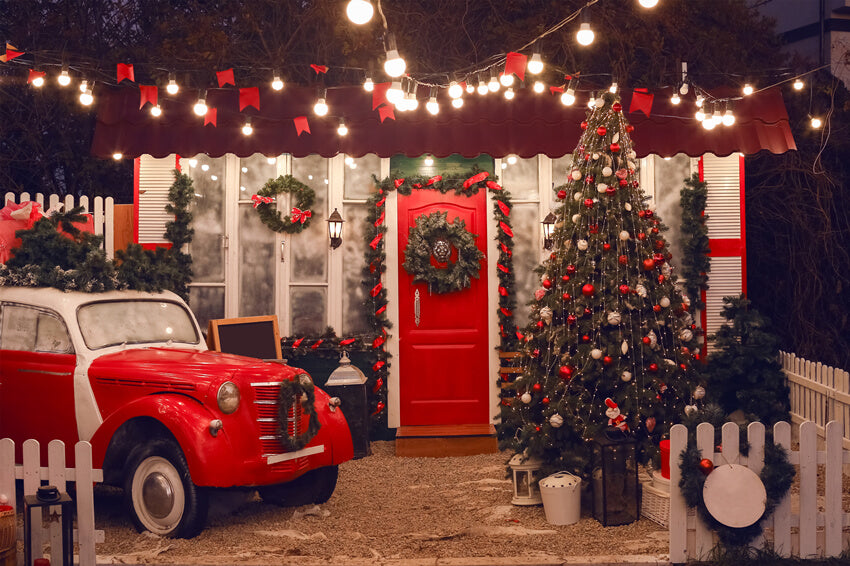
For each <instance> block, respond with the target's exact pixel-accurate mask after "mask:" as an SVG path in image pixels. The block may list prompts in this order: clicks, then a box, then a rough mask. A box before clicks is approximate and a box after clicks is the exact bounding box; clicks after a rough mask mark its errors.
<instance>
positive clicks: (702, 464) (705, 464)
mask: <svg viewBox="0 0 850 566" xmlns="http://www.w3.org/2000/svg"><path fill="white" fill-rule="evenodd" d="M699 471H700V472H702V475H704V476H707V475H708V474H710V473H711V472H713V471H714V462H712V461H711V460H709V459H708V458H703V459H702V460H700V461H699Z"/></svg>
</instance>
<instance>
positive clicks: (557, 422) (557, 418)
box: [549, 413, 564, 428]
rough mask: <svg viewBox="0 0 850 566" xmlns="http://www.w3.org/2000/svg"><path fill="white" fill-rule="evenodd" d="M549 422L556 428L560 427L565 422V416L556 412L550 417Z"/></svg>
mask: <svg viewBox="0 0 850 566" xmlns="http://www.w3.org/2000/svg"><path fill="white" fill-rule="evenodd" d="M549 424H550V425H552V426H553V427H555V428H560V427H561V425H562V424H564V417H562V416H561V415H559V414H558V413H555V414H554V415H552V416H551V417H549Z"/></svg>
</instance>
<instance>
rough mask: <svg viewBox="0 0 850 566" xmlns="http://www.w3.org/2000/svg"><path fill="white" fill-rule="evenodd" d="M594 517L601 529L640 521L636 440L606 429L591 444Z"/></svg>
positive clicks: (614, 430)
mask: <svg viewBox="0 0 850 566" xmlns="http://www.w3.org/2000/svg"><path fill="white" fill-rule="evenodd" d="M591 448H592V450H593V454H592V463H593V469H592V472H591V473H592V476H591V483H592V485H593V518H594V519H596V520H597V521H599V522H600V523H602V525H603V526H605V527H609V526H613V525H626V524H628V523H632V522H634V521H637V520H638V519H639V518H640V494H639V491H638V473H637V441H636V440H635V439H634V438H633V437H632V436H630V435H629V434H627V433H625V432H623V431H622V430H620V429H619V428H616V427H608V428H606V429H605V430H603V431H602V432H601V433H600V434H598V435H597V436H596V438H594V439H593V441H592V442H591Z"/></svg>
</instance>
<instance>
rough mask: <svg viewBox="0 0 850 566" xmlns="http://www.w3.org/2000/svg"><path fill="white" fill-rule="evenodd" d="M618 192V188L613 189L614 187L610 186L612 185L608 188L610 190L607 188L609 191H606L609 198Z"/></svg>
mask: <svg viewBox="0 0 850 566" xmlns="http://www.w3.org/2000/svg"><path fill="white" fill-rule="evenodd" d="M616 192H617V188H616V187H613V186H610V185H609V186H608V188H607V189H605V194H607V195H609V196H610V195H613V194H614V193H616Z"/></svg>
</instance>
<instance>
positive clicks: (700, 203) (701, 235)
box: [679, 173, 711, 310]
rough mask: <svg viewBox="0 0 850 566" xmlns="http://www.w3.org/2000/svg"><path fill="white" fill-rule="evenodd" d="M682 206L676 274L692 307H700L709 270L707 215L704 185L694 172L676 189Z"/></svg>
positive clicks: (705, 187)
mask: <svg viewBox="0 0 850 566" xmlns="http://www.w3.org/2000/svg"><path fill="white" fill-rule="evenodd" d="M679 195H680V197H681V201H680V203H681V207H682V266H681V270H680V274H681V275H680V277H681V278H682V279H684V282H683V285H682V286H683V287H684V288H685V292H686V293H687V295H688V297H689V298H690V299H691V306H693V308H694V309H695V310H703V309H704V308H705V303H703V302H702V291H705V290H707V289H708V273H709V272H710V271H711V258H710V257H709V255H708V254H709V253H711V249H710V248H709V246H708V226H706V225H705V223H706V221H707V220H708V216H706V215H705V205H706V202H707V201H708V185H707V183H706V182H705V181H700V180H699V175H698V174H697V173H694V174H693V175H692V176H691V178H690V179H685V186H684V188H683V189H682V190H681V192H680V193H679Z"/></svg>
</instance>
